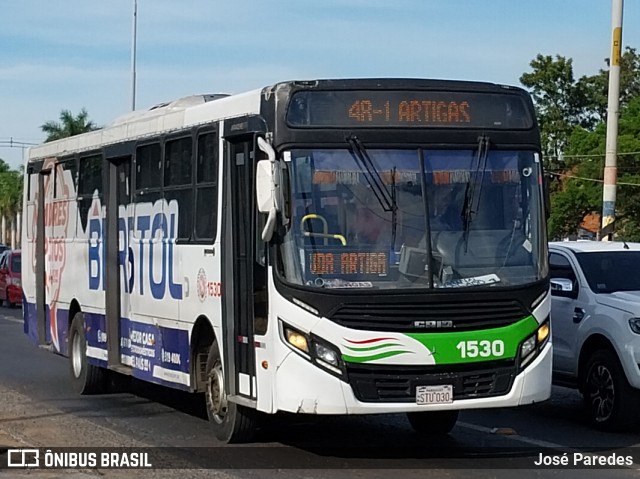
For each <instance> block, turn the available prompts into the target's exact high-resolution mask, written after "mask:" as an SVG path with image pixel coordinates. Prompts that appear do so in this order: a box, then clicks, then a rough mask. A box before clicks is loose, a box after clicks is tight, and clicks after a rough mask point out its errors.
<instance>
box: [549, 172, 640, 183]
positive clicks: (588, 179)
mask: <svg viewBox="0 0 640 479" xmlns="http://www.w3.org/2000/svg"><path fill="white" fill-rule="evenodd" d="M548 173H549V174H550V175H552V176H557V177H559V178H572V179H574V180H583V181H592V182H595V183H604V180H598V179H597V178H586V177H584V176H575V175H566V174H562V173H554V172H552V171H549V172H548ZM617 184H619V185H625V186H640V183H627V182H624V181H618V182H617Z"/></svg>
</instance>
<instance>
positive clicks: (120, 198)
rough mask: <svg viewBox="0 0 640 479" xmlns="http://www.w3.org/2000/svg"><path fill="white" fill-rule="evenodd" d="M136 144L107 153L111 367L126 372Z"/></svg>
mask: <svg viewBox="0 0 640 479" xmlns="http://www.w3.org/2000/svg"><path fill="white" fill-rule="evenodd" d="M132 152H133V142H131V143H127V144H124V145H115V146H114V147H112V148H107V149H106V151H105V165H104V166H105V175H104V177H103V178H104V180H103V181H104V186H103V187H104V192H105V203H106V218H105V233H106V234H105V235H104V241H105V245H104V254H105V260H104V265H105V266H104V267H105V284H106V287H105V317H106V318H105V319H106V330H107V351H108V366H109V368H110V369H116V370H118V369H122V368H123V367H125V366H123V365H122V358H121V354H120V343H121V340H120V337H121V322H122V318H123V317H124V318H129V317H130V314H129V311H130V306H129V299H130V295H129V293H130V289H131V286H132V283H133V281H132V280H133V277H132V274H133V271H132V266H133V265H132V261H133V257H132V254H131V253H130V247H129V234H128V232H129V231H130V230H131V228H130V227H129V225H128V224H127V222H128V221H129V218H131V217H132V211H131V208H132V206H131V158H132Z"/></svg>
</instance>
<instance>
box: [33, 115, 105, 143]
mask: <svg viewBox="0 0 640 479" xmlns="http://www.w3.org/2000/svg"><path fill="white" fill-rule="evenodd" d="M88 118H89V114H88V113H87V110H85V109H84V108H83V109H82V110H80V113H78V115H77V116H73V114H72V113H71V111H70V110H62V111H61V112H60V122H57V121H48V122H46V123H45V124H43V125H42V126H40V129H41V130H42V131H43V133H46V134H47V139H46V140H45V143H46V142H48V141H54V140H59V139H60V138H67V137H69V136H74V135H79V134H81V133H86V132H88V131H93V130H99V129H100V127H99V126H97V125H96V124H95V123H94V122H93V121H89V120H88Z"/></svg>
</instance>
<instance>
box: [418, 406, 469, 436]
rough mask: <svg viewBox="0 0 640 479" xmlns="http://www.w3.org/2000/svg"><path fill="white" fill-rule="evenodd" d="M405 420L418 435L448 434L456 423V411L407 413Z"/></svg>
mask: <svg viewBox="0 0 640 479" xmlns="http://www.w3.org/2000/svg"><path fill="white" fill-rule="evenodd" d="M407 419H408V420H409V424H411V427H412V428H413V430H414V431H416V432H417V433H420V434H432V435H438V434H449V433H450V432H451V430H452V429H453V426H455V425H456V422H457V421H458V411H428V412H408V413H407Z"/></svg>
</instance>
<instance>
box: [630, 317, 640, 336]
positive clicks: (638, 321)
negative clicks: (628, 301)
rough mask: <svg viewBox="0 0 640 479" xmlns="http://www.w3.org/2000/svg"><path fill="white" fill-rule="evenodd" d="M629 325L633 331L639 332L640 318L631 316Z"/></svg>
mask: <svg viewBox="0 0 640 479" xmlns="http://www.w3.org/2000/svg"><path fill="white" fill-rule="evenodd" d="M629 327H630V328H631V331H633V332H634V333H636V334H640V318H631V319H630V320H629Z"/></svg>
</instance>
